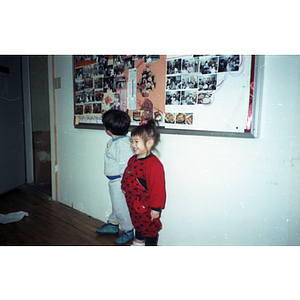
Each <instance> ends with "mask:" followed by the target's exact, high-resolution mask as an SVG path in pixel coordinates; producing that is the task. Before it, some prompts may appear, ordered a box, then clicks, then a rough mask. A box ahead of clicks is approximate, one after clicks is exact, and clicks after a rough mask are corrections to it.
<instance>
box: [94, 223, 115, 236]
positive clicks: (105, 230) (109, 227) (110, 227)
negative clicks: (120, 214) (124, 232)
mask: <svg viewBox="0 0 300 300" xmlns="http://www.w3.org/2000/svg"><path fill="white" fill-rule="evenodd" d="M96 233H98V234H119V225H114V224H112V223H109V222H107V223H106V224H104V225H102V226H101V227H100V228H99V229H98V230H96Z"/></svg>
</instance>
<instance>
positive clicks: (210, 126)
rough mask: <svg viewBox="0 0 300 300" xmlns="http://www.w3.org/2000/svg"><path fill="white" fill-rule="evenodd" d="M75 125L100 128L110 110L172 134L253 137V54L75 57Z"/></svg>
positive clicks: (133, 120)
mask: <svg viewBox="0 0 300 300" xmlns="http://www.w3.org/2000/svg"><path fill="white" fill-rule="evenodd" d="M73 59H74V126H75V128H78V129H103V128H104V127H103V124H102V115H103V113H104V112H105V111H107V110H109V109H120V110H123V111H127V112H128V114H129V116H130V117H131V126H138V125H139V124H140V123H141V122H142V121H145V120H147V119H149V118H154V119H156V120H157V121H158V122H159V126H160V131H161V132H162V133H170V134H191V135H212V136H214V135H215V136H234V137H254V135H253V122H252V121H253V118H252V116H253V109H254V104H255V103H254V102H255V99H254V97H253V94H254V88H255V65H256V62H255V60H256V57H255V56H253V55H76V56H73Z"/></svg>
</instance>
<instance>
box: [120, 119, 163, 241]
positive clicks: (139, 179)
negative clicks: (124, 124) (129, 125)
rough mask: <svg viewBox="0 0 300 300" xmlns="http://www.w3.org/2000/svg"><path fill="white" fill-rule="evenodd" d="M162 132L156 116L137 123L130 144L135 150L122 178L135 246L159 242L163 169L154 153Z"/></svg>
mask: <svg viewBox="0 0 300 300" xmlns="http://www.w3.org/2000/svg"><path fill="white" fill-rule="evenodd" d="M159 139H160V134H159V132H158V130H157V128H156V123H155V121H154V120H148V121H147V122H146V123H144V124H143V125H140V126H138V127H135V128H134V129H133V130H132V132H131V143H130V147H131V149H132V150H133V152H134V153H135V155H134V156H132V157H131V158H130V159H129V161H128V165H127V168H126V169H125V171H124V174H123V178H122V190H123V192H124V194H125V198H126V202H127V205H128V208H129V212H130V217H131V221H132V224H133V226H134V228H135V240H134V242H133V245H134V246H145V245H146V246H157V241H158V232H159V231H160V229H161V228H162V226H161V222H160V220H159V217H160V212H161V210H162V209H163V207H164V203H165V179H164V169H163V165H162V164H161V162H160V161H159V160H158V158H157V157H156V156H155V155H153V154H152V152H151V151H153V150H154V149H155V147H156V145H157V144H158V142H159Z"/></svg>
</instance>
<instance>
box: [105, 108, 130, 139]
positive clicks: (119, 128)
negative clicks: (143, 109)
mask: <svg viewBox="0 0 300 300" xmlns="http://www.w3.org/2000/svg"><path fill="white" fill-rule="evenodd" d="M130 121H131V120H130V117H129V116H128V114H127V113H126V112H124V111H122V110H116V109H110V110H108V111H106V112H105V113H104V114H103V117H102V123H103V125H104V127H105V129H106V130H109V131H110V132H111V133H112V134H114V135H126V134H127V133H128V130H129V126H130Z"/></svg>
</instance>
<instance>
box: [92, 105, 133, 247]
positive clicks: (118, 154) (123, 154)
mask: <svg viewBox="0 0 300 300" xmlns="http://www.w3.org/2000/svg"><path fill="white" fill-rule="evenodd" d="M102 122H103V125H104V128H105V132H106V134H108V135H109V136H110V137H111V139H110V140H109V141H108V143H107V147H106V150H105V155H104V174H105V175H106V177H107V178H108V179H109V182H108V187H109V194H110V200H111V204H112V213H111V214H110V216H109V217H108V221H107V223H106V224H104V225H103V226H102V227H101V228H99V229H98V230H97V231H96V233H98V234H115V235H117V234H118V233H119V225H120V227H121V230H122V233H121V234H120V236H119V237H118V239H117V240H116V245H124V244H126V243H128V242H129V241H131V240H133V238H134V234H133V225H132V223H131V219H130V215H129V210H128V207H127V203H126V200H125V196H124V194H123V193H122V190H121V179H122V175H123V172H124V170H125V168H126V166H127V162H128V160H129V158H130V157H131V156H132V155H133V152H132V150H131V148H130V138H129V136H127V133H128V129H129V126H130V117H129V116H128V114H127V113H125V112H124V111H121V110H108V111H107V112H105V113H104V115H103V118H102Z"/></svg>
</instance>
